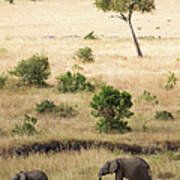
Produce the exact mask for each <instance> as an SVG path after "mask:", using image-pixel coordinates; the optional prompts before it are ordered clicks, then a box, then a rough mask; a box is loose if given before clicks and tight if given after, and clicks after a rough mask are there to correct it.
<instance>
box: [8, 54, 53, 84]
mask: <svg viewBox="0 0 180 180" xmlns="http://www.w3.org/2000/svg"><path fill="white" fill-rule="evenodd" d="M9 73H10V74H11V75H15V76H17V77H20V78H21V80H22V81H23V83H24V85H46V83H45V80H47V79H48V76H49V75H50V66H49V62H48V57H46V56H43V55H38V54H37V55H33V56H32V57H30V58H29V59H27V60H21V61H20V62H19V64H18V66H17V67H15V69H14V71H10V72H9Z"/></svg>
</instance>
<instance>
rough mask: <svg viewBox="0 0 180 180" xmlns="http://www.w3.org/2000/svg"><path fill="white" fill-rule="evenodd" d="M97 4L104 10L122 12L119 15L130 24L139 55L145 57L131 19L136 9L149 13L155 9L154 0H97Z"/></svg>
mask: <svg viewBox="0 0 180 180" xmlns="http://www.w3.org/2000/svg"><path fill="white" fill-rule="evenodd" d="M95 5H96V7H97V8H99V9H101V10H103V11H104V12H106V11H113V12H117V13H120V14H119V15H118V16H117V17H119V18H120V19H122V20H124V21H125V22H126V23H128V24H129V27H130V29H131V33H132V37H133V40H134V44H135V46H136V50H137V54H138V56H139V57H143V54H142V52H141V49H140V46H139V43H138V40H137V38H136V35H135V32H134V29H133V26H132V22H131V19H132V14H133V12H134V11H137V12H140V13H148V12H151V11H152V10H154V9H155V3H154V0H95Z"/></svg>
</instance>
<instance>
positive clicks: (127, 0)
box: [95, 0, 155, 13]
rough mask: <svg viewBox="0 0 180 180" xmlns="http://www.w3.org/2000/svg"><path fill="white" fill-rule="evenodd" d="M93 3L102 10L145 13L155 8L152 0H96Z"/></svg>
mask: <svg viewBox="0 0 180 180" xmlns="http://www.w3.org/2000/svg"><path fill="white" fill-rule="evenodd" d="M95 5H96V7H97V8H100V9H102V10H103V11H104V12H106V11H115V12H119V13H128V12H130V11H131V12H134V11H138V12H141V13H145V12H151V11H152V10H153V9H155V4H154V0H96V2H95Z"/></svg>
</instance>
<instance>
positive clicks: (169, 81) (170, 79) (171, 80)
mask: <svg viewBox="0 0 180 180" xmlns="http://www.w3.org/2000/svg"><path fill="white" fill-rule="evenodd" d="M176 81H177V78H176V77H175V74H174V73H173V72H171V71H169V74H168V77H167V82H166V85H165V88H166V89H172V88H174V86H175V85H176Z"/></svg>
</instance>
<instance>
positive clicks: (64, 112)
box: [36, 100, 77, 117]
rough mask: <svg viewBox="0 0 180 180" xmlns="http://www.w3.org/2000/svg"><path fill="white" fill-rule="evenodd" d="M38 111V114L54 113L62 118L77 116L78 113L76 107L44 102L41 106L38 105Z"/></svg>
mask: <svg viewBox="0 0 180 180" xmlns="http://www.w3.org/2000/svg"><path fill="white" fill-rule="evenodd" d="M36 111H37V112H38V113H45V112H52V113H55V114H56V115H58V116H61V117H72V116H75V115H76V113H77V111H76V110H75V108H74V107H72V106H69V105H65V104H63V103H62V104H60V105H55V104H54V102H53V101H48V100H44V101H42V102H41V103H40V104H36Z"/></svg>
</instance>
